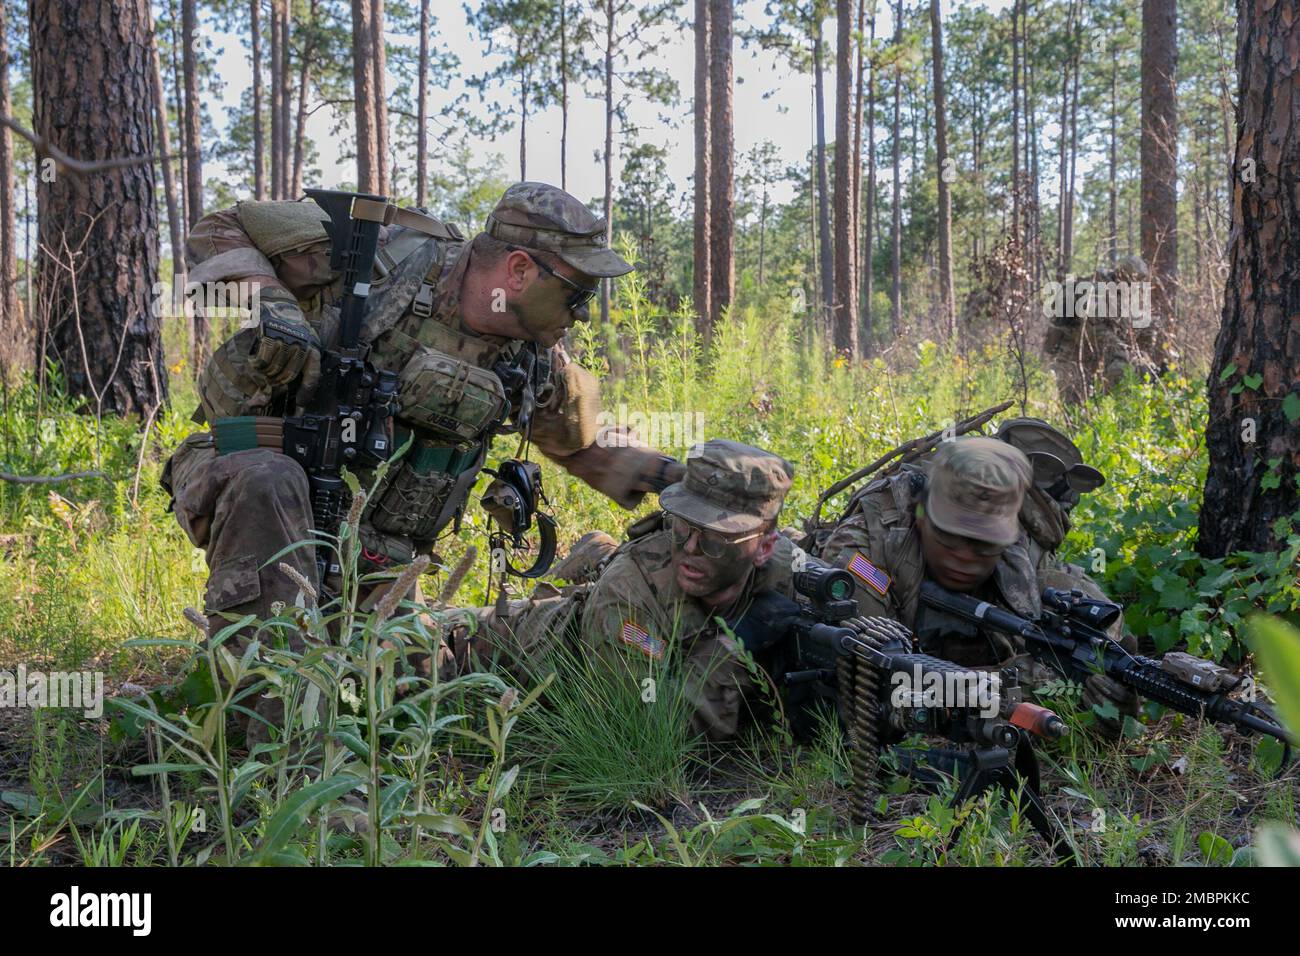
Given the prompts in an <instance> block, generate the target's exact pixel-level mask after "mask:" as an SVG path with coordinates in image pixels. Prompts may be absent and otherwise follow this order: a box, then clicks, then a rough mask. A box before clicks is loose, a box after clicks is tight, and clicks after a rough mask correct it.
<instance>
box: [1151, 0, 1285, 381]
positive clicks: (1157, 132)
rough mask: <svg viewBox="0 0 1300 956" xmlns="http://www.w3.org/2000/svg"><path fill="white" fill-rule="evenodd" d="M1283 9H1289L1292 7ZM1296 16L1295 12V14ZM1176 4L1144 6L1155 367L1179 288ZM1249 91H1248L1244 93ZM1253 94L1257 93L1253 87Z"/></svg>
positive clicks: (1154, 0)
mask: <svg viewBox="0 0 1300 956" xmlns="http://www.w3.org/2000/svg"><path fill="white" fill-rule="evenodd" d="M1283 6H1285V7H1287V8H1288V9H1290V6H1289V5H1287V4H1284V5H1283ZM1292 15H1294V11H1293V10H1292ZM1177 23H1178V4H1177V0H1142V146H1141V151H1142V208H1141V213H1140V216H1139V219H1140V220H1141V223H1142V225H1141V235H1142V257H1143V258H1144V259H1145V260H1146V262H1147V265H1148V267H1149V268H1150V270H1151V313H1152V322H1151V325H1150V326H1149V327H1147V328H1144V329H1139V330H1138V334H1137V337H1138V344H1139V345H1140V346H1141V347H1142V349H1143V351H1144V352H1146V353H1147V354H1148V356H1149V357H1150V358H1151V359H1152V361H1153V362H1154V363H1155V364H1156V366H1157V367H1162V366H1163V364H1164V353H1165V347H1166V344H1167V341H1168V336H1169V335H1170V334H1171V333H1172V332H1173V328H1174V317H1175V300H1176V290H1177V285H1178V88H1177V83H1176V74H1177V69H1178V34H1177V30H1178V27H1177ZM1243 89H1246V87H1243ZM1250 89H1251V91H1252V92H1254V91H1255V87H1254V85H1253V83H1252V85H1251V87H1250Z"/></svg>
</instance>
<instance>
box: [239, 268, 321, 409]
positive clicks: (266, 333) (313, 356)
mask: <svg viewBox="0 0 1300 956" xmlns="http://www.w3.org/2000/svg"><path fill="white" fill-rule="evenodd" d="M259 320H260V321H259V326H258V334H257V338H256V339H255V340H254V342H253V348H252V351H251V353H250V363H251V365H252V367H253V370H254V371H256V372H258V373H259V374H261V375H262V376H263V377H264V378H265V379H266V382H267V384H268V385H271V386H272V387H275V386H279V385H288V384H289V383H290V382H292V381H293V380H294V379H296V378H298V377H299V376H300V375H301V376H302V378H303V386H304V387H305V388H310V387H314V385H315V383H316V380H317V379H319V378H320V343H319V342H318V341H317V340H316V333H315V332H313V331H312V328H311V326H310V325H308V324H307V320H306V319H305V318H304V317H303V314H302V309H300V308H299V307H298V302H297V300H295V299H294V297H293V296H292V295H290V294H289V293H288V292H287V291H285V290H283V289H267V290H265V291H263V292H262V293H261V305H260V315H259Z"/></svg>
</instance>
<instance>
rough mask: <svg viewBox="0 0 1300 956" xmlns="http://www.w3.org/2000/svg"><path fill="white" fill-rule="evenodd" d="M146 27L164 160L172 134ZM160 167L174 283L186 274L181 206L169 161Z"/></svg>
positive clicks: (154, 42) (152, 36) (153, 41)
mask: <svg viewBox="0 0 1300 956" xmlns="http://www.w3.org/2000/svg"><path fill="white" fill-rule="evenodd" d="M149 27H150V29H149V59H150V66H151V69H152V71H153V76H152V77H150V80H151V82H152V84H153V110H154V125H155V128H156V129H155V140H156V142H157V143H158V152H159V153H161V154H162V155H163V156H164V157H167V156H170V155H171V152H172V147H171V134H170V133H169V131H168V129H167V93H166V91H165V90H164V89H163V81H162V63H161V60H160V58H159V56H158V37H157V33H156V32H155V31H154V29H153V23H152V22H151V23H150V25H149ZM159 166H161V167H162V175H163V198H164V199H165V200H166V203H167V230H168V234H169V236H170V240H171V247H172V275H173V279H176V278H178V277H179V276H183V275H184V273H185V271H186V266H185V238H184V237H185V232H184V226H185V224H184V223H183V222H182V221H181V211H180V204H179V203H178V202H177V199H176V179H175V176H174V173H173V170H172V161H171V160H170V159H164V160H163V161H162V162H161V163H159Z"/></svg>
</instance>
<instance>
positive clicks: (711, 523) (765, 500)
mask: <svg viewBox="0 0 1300 956" xmlns="http://www.w3.org/2000/svg"><path fill="white" fill-rule="evenodd" d="M793 476H794V466H793V465H791V464H790V463H789V462H788V461H786V460H785V459H784V458H782V457H781V456H780V455H774V454H772V453H771V452H769V451H763V449H761V448H755V447H753V446H752V445H742V444H741V443H740V442H735V441H727V440H725V439H721V438H715V439H713V440H711V441H706V442H703V443H702V444H699V445H696V446H694V447H693V448H692V449H691V450H690V452H689V453H688V454H687V456H686V477H685V478H684V479H682V480H681V481H679V482H677V483H676V484H674V485H669V486H668V487H667V488H665V489H664V490H663V491H661V492H660V493H659V504H660V506H661V507H662V508H663V509H664V511H666V512H668V513H669V514H671V515H677V516H679V517H682V518H685V519H686V520H687V521H689V522H690V523H691V524H693V525H698V526H699V527H701V528H708V529H710V530H712V531H720V532H722V533H723V534H744V533H746V532H749V531H757V530H759V529H760V528H762V527H763V526H764V525H766V524H768V523H770V522H772V521H773V520H775V519H776V516H777V515H778V514H780V513H781V504H782V502H784V501H785V493H786V492H787V491H789V490H790V479H791V478H792V477H793Z"/></svg>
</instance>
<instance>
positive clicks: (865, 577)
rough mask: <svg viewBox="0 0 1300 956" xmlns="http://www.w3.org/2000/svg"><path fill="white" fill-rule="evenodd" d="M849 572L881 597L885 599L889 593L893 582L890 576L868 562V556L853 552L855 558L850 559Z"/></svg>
mask: <svg viewBox="0 0 1300 956" xmlns="http://www.w3.org/2000/svg"><path fill="white" fill-rule="evenodd" d="M847 570H848V572H849V573H850V574H852V575H853V576H854V577H855V578H857V579H858V580H859V581H861V582H862V583H863V584H865V585H866V586H867V587H869V588H871V590H873V591H875V592H876V593H877V594H879V595H880V596H881V597H884V596H885V595H886V594H887V593H888V592H889V583H890V580H891V578H890V577H889V575H888V574H886V573H885V572H884V571H882V570H880V568H878V567H876V566H875V565H874V564H872V563H871V562H870V561H868V560H867V557H866V555H864V554H863V553H862V552H861V551H854V552H853V557H852V558H850V559H849V563H848V566H847Z"/></svg>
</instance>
